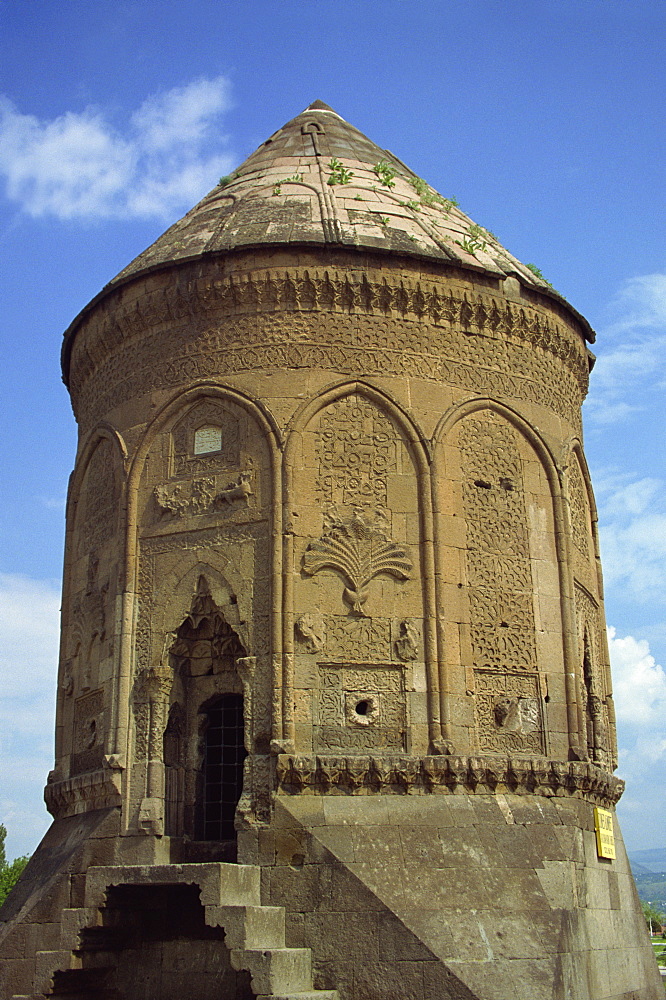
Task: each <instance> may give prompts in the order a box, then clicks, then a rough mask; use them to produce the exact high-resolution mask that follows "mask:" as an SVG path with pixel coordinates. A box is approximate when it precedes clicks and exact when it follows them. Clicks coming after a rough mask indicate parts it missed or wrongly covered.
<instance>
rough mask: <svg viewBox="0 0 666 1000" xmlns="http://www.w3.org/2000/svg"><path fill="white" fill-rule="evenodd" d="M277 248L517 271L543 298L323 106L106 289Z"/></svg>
mask: <svg viewBox="0 0 666 1000" xmlns="http://www.w3.org/2000/svg"><path fill="white" fill-rule="evenodd" d="M276 244H277V245H284V244H290V245H298V244H301V245H307V244H310V245H313V244H314V245H320V246H321V245H333V246H336V245H337V246H347V247H359V248H364V249H371V250H379V251H384V252H388V253H400V254H408V255H413V256H417V257H429V258H435V259H439V260H442V261H449V262H455V263H456V264H458V265H462V266H464V267H468V268H473V269H475V270H483V271H489V272H491V273H493V274H495V275H497V276H502V275H508V274H516V275H518V276H519V277H520V280H521V281H522V282H523V283H524V284H527V285H531V286H534V287H538V288H539V289H540V290H541V291H546V292H550V291H551V289H550V286H549V285H548V283H547V282H545V281H543V280H542V279H540V278H539V277H537V276H536V275H535V274H534V273H533V272H532V271H531V270H530V269H529V268H528V267H526V266H525V265H524V264H521V263H520V261H518V260H517V259H516V258H515V257H514V256H512V254H510V253H509V252H508V251H507V250H505V249H504V247H502V246H501V245H500V244H499V243H498V241H497V240H496V238H495V237H494V236H493V235H492V234H491V233H489V232H488V231H487V230H486V229H483V228H482V227H480V226H477V225H475V223H474V222H473V221H472V220H471V219H470V218H469V217H468V216H467V215H465V214H464V212H462V211H461V210H460V209H459V208H458V206H457V205H456V203H455V201H454V200H452V199H449V198H447V197H443V196H442V195H440V194H438V193H437V192H436V191H435V190H434V189H433V188H431V187H430V186H429V185H428V184H426V183H425V181H423V180H422V179H421V178H419V177H418V176H417V175H416V174H414V173H413V172H412V171H411V170H410V169H409V167H406V166H405V164H404V163H402V162H401V161H400V160H399V159H398V158H397V157H396V156H394V155H393V154H392V153H391V152H389V150H387V149H381V147H379V146H377V145H375V143H374V142H372V141H371V140H370V139H368V138H367V136H365V135H363V133H362V132H359V130H358V129H357V128H354V126H353V125H350V124H349V122H346V121H345V120H344V119H343V118H341V117H340V115H339V114H337V112H335V111H334V110H333V109H332V108H330V107H328V105H326V104H324V103H323V101H315V102H314V103H313V104H311V105H310V106H309V107H308V108H306V110H305V111H303V112H301V114H299V115H297V116H296V117H295V118H293V119H292V120H291V121H290V122H287V124H286V125H284V126H283V127H282V128H281V129H279V130H278V131H277V132H275V134H274V135H272V136H271V137H270V138H269V139H267V140H266V142H264V143H263V145H261V146H260V147H259V148H258V149H257V150H256V151H255V152H254V153H252V155H251V156H249V157H248V159H247V160H245V162H244V163H242V164H241V165H240V166H239V167H238V169H237V170H235V171H234V173H233V174H232V175H231V176H230V177H227V178H223V179H222V181H221V183H220V184H219V185H218V186H217V187H216V188H214V189H213V190H212V191H211V192H210V193H209V194H207V195H206V197H205V198H203V199H202V200H201V201H200V202H199V203H198V205H195V207H194V208H193V209H192V210H191V211H190V212H188V213H187V215H186V216H185V217H184V218H182V219H181V220H180V221H179V222H176V223H175V224H174V225H173V226H171V228H170V229H168V230H167V231H166V232H165V233H164V234H163V235H162V236H160V237H159V239H157V240H156V241H155V243H153V245H152V246H150V247H149V248H148V249H147V250H145V251H144V252H143V253H142V254H139V256H138V257H136V258H135V260H133V261H132V263H131V264H129V265H128V266H127V267H126V268H125V269H124V270H122V271H121V272H120V274H119V275H117V277H116V278H115V279H114V280H113V281H112V282H111V283H110V286H111V287H112V286H113V285H115V284H116V283H118V282H122V281H124V280H126V279H127V278H131V277H134V276H135V275H138V274H140V273H141V272H144V271H146V270H152V269H153V268H155V267H161V266H164V265H165V264H171V263H177V262H179V261H185V260H192V259H195V258H197V257H200V256H202V255H204V254H206V255H207V254H215V253H220V252H226V251H229V250H233V249H237V248H242V247H253V246H266V245H276ZM108 287H109V286H107V288H108ZM558 297H559V296H558Z"/></svg>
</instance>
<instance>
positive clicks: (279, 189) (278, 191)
mask: <svg viewBox="0 0 666 1000" xmlns="http://www.w3.org/2000/svg"><path fill="white" fill-rule="evenodd" d="M278 194H282V181H278V182H277V184H274V185H273V197H274V198H275V197H276V196H277V195H278Z"/></svg>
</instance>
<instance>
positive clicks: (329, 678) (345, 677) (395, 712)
mask: <svg viewBox="0 0 666 1000" xmlns="http://www.w3.org/2000/svg"><path fill="white" fill-rule="evenodd" d="M319 676H320V686H319V690H318V692H317V694H316V699H317V708H316V725H315V732H314V737H315V748H316V749H317V750H333V749H340V750H345V749H357V750H362V749H372V750H374V751H375V752H381V751H382V750H394V751H395V750H398V751H400V750H404V749H405V735H406V698H405V686H404V676H403V670H402V668H401V667H400V666H399V665H397V664H390V663H355V664H353V665H350V664H348V663H320V664H319Z"/></svg>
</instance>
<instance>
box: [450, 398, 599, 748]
mask: <svg viewBox="0 0 666 1000" xmlns="http://www.w3.org/2000/svg"><path fill="white" fill-rule="evenodd" d="M434 465H435V475H434V499H435V511H436V513H435V524H436V552H437V559H438V570H439V572H438V595H437V602H438V618H439V620H440V622H441V623H442V633H443V636H442V642H441V646H440V649H441V650H442V651H443V657H442V659H443V661H444V663H445V676H444V678H443V682H442V687H443V693H444V699H443V700H444V702H445V705H446V708H447V712H448V719H447V721H448V723H449V725H450V727H451V728H450V731H451V734H452V738H453V742H454V743H455V745H456V746H457V747H458V748H459V749H460V752H481V753H490V754H497V753H502V754H506V753H517V754H530V755H538V756H541V755H545V754H548V753H554V754H555V755H557V756H559V757H564V758H565V759H566V758H567V757H568V755H569V736H570V727H571V725H572V724H573V726H574V728H575V733H574V736H575V738H576V739H577V733H578V725H579V724H578V716H577V714H576V706H575V694H574V693H572V691H571V690H570V687H571V685H569V686H567V670H566V669H565V664H566V663H567V662H568V661H567V657H569V658H571V656H572V654H571V653H570V652H567V650H568V647H567V638H566V637H567V634H568V629H570V628H571V623H570V622H568V621H565V619H564V615H563V607H564V603H565V602H564V601H563V596H564V592H563V589H562V581H563V578H564V576H565V571H566V566H563V565H562V553H561V551H560V549H559V547H558V538H559V535H560V532H561V524H560V522H561V512H560V508H558V506H557V503H556V501H557V499H558V494H557V485H556V484H557V475H556V471H555V468H554V463H553V462H552V459H551V456H550V454H549V452H548V450H547V449H546V447H545V446H544V445H543V442H541V441H540V440H539V438H538V435H537V434H536V433H535V432H534V431H533V429H532V428H530V427H529V425H527V424H525V422H524V421H522V420H521V418H520V417H519V416H518V415H517V414H515V413H513V412H512V411H509V410H507V408H506V407H502V406H500V405H499V404H495V403H493V402H492V401H477V402H476V403H474V404H471V403H470V404H466V405H465V406H464V407H461V408H459V409H458V411H457V412H454V413H453V414H451V415H449V416H448V417H447V418H445V419H444V420H443V421H442V424H441V425H440V428H439V429H438V433H437V435H436V438H435V456H434ZM569 644H570V643H569Z"/></svg>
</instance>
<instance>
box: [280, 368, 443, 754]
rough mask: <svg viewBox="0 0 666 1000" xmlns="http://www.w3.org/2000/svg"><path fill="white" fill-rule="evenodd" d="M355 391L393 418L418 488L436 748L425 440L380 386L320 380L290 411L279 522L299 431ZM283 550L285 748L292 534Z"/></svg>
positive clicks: (288, 497) (289, 718)
mask: <svg viewBox="0 0 666 1000" xmlns="http://www.w3.org/2000/svg"><path fill="white" fill-rule="evenodd" d="M351 395H357V396H359V397H361V398H362V399H364V400H366V401H367V402H368V403H370V404H371V405H373V406H374V407H376V408H377V409H378V410H379V412H381V413H383V414H385V415H386V417H387V418H388V419H389V420H390V421H391V422H392V423H393V424H394V426H395V427H396V428H397V430H398V432H399V433H400V434H401V436H402V438H403V440H404V442H405V445H406V447H407V450H408V452H409V455H410V457H411V460H412V463H413V467H414V470H415V475H416V481H417V488H418V510H419V528H420V540H421V545H420V556H421V560H422V566H423V616H424V653H425V663H426V675H427V688H428V731H429V740H430V745H431V749H432V750H433V751H434V752H440V750H441V740H442V730H441V724H440V710H439V679H438V669H437V659H438V654H437V636H436V629H435V592H434V568H435V557H434V551H433V518H432V506H431V491H430V464H431V449H430V444H429V442H428V440H427V438H426V436H425V434H424V433H423V431H422V429H421V428H420V427H419V425H418V423H417V422H416V420H415V419H414V418H413V417H412V415H411V414H410V413H409V412H408V411H407V410H406V409H405V408H404V407H402V406H401V405H400V404H398V403H397V402H396V401H395V400H394V399H392V398H391V397H390V396H388V395H387V394H386V393H385V392H383V391H382V390H381V389H378V388H377V387H376V386H374V385H372V384H371V383H369V382H365V381H362V380H358V379H354V380H344V381H341V382H337V383H334V384H332V385H329V386H326V387H325V388H323V389H322V390H321V391H319V392H318V393H317V394H316V395H315V396H313V397H311V398H310V399H308V400H307V401H306V402H304V403H303V404H302V405H301V406H300V407H299V408H298V410H296V412H295V413H294V414H293V416H292V418H291V420H290V421H289V424H288V427H287V431H286V435H285V437H286V441H285V449H284V465H283V470H284V472H283V504H284V513H285V522H286V523H290V522H291V519H292V503H293V498H294V470H295V468H296V464H297V463H296V455H297V451H298V449H299V447H301V443H302V438H303V434H304V432H305V430H306V428H307V427H308V426H309V425H310V423H311V422H312V421H313V420H314V419H315V417H317V416H318V414H320V413H321V412H322V411H323V410H324V409H326V408H327V407H328V406H330V405H331V404H333V403H336V402H338V401H340V400H343V399H345V398H346V397H348V396H351ZM284 541H285V551H284V554H283V604H282V609H283V613H282V621H283V639H282V641H283V671H282V678H281V681H282V683H281V688H282V711H283V720H284V721H283V740H284V741H285V746H286V747H288V748H290V747H292V746H293V741H294V734H295V728H294V720H293V687H294V680H293V656H294V597H293V574H294V571H295V552H294V534H293V532H289V533H287V534H286V535H285V540H284Z"/></svg>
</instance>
